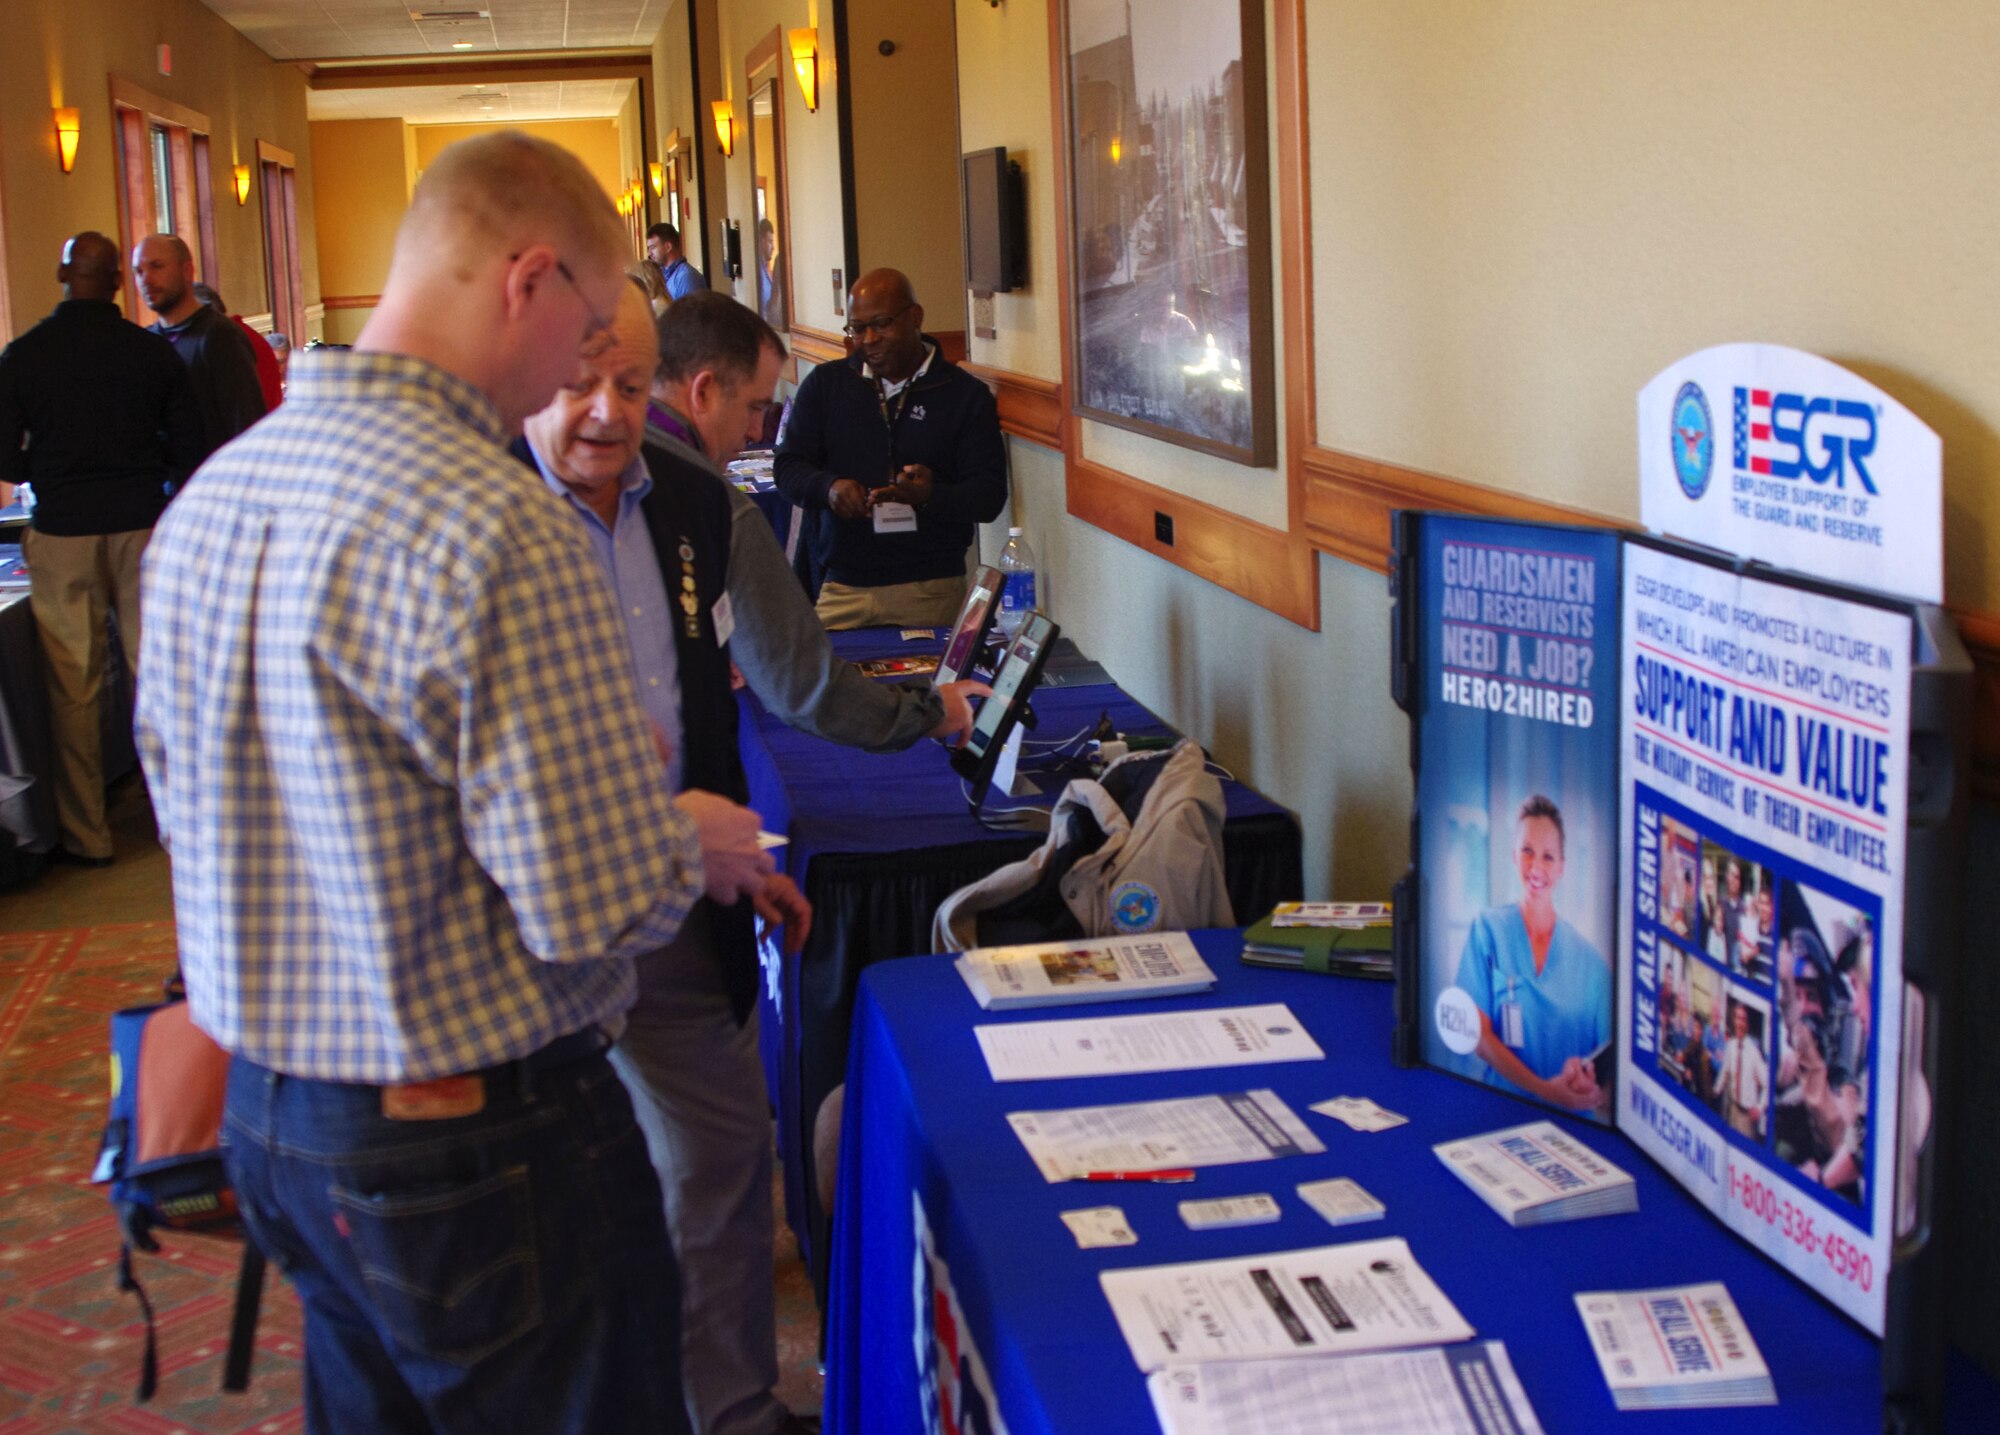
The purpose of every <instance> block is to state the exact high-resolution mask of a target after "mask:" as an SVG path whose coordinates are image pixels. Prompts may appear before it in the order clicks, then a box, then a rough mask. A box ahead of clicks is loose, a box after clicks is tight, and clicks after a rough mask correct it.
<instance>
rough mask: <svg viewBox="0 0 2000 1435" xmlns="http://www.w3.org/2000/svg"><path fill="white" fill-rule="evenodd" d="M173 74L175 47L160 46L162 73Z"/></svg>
mask: <svg viewBox="0 0 2000 1435" xmlns="http://www.w3.org/2000/svg"><path fill="white" fill-rule="evenodd" d="M173 72H174V47H173V46H172V45H162V46H160V73H161V74H163V75H171V74H172V73H173Z"/></svg>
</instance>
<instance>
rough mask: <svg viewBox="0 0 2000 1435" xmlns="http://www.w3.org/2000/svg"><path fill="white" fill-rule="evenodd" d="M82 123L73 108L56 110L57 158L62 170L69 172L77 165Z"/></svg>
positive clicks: (65, 172)
mask: <svg viewBox="0 0 2000 1435" xmlns="http://www.w3.org/2000/svg"><path fill="white" fill-rule="evenodd" d="M81 124H82V120H81V119H80V118H79V117H78V115H77V112H76V111H75V110H73V109H68V108H64V109H59V110H57V111H56V160H57V162H58V163H60V164H61V165H62V172H63V173H64V174H68V173H69V172H70V170H71V169H72V168H74V167H75V165H76V142H77V139H78V134H77V131H78V129H79V127H80V126H81Z"/></svg>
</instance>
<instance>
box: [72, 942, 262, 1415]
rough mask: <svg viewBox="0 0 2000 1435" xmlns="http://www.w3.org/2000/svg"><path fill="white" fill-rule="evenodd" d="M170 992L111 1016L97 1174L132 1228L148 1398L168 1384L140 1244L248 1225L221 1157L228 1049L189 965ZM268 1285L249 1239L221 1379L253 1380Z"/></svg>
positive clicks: (130, 1287) (127, 1248)
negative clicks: (201, 1005) (196, 998)
mask: <svg viewBox="0 0 2000 1435" xmlns="http://www.w3.org/2000/svg"><path fill="white" fill-rule="evenodd" d="M165 993H166V998H167V999H166V1000H165V1001H163V1002H158V1003H156V1004H154V1005H152V1006H139V1007H127V1008H126V1009H125V1010H123V1011H119V1012H114V1013H112V1016H111V1109H110V1112H109V1115H108V1116H107V1118H106V1121H105V1125H104V1141H103V1144H102V1146H101V1147H100V1148H99V1150H98V1154H97V1165H96V1167H95V1169H94V1170H93V1171H92V1172H91V1180H92V1181H95V1182H98V1183H100V1184H109V1186H110V1188H111V1190H110V1196H111V1206H112V1209H113V1210H114V1211H116V1212H117V1215H118V1228H119V1231H120V1232H121V1234H122V1235H123V1237H124V1240H123V1243H122V1244H121V1246H120V1248H119V1253H118V1288H119V1289H120V1290H125V1291H130V1292H132V1294H134V1295H135V1296H137V1297H138V1298H139V1308H140V1310H141V1311H143V1312H144V1313H145V1317H146V1354H145V1360H144V1364H143V1366H142V1368H141V1371H140V1376H139V1399H140V1400H141V1401H144V1400H149V1399H151V1398H152V1395H153V1392H154V1390H155V1389H156V1388H157V1387H158V1385H159V1357H158V1352H157V1343H156V1339H155V1330H154V1319H153V1303H152V1301H151V1300H150V1299H148V1298H147V1295H146V1291H145V1288H144V1287H143V1286H141V1285H140V1284H139V1282H138V1279H137V1278H136V1277H135V1276H134V1275H133V1274H132V1250H133V1248H134V1247H135V1246H136V1247H137V1248H138V1249H140V1250H142V1251H148V1252H152V1251H158V1250H159V1249H160V1243H159V1242H158V1241H157V1240H155V1239H154V1238H153V1232H154V1231H155V1230H171V1231H215V1232H227V1231H230V1230H239V1231H240V1228H239V1227H238V1226H237V1221H236V1193H235V1191H234V1190H232V1189H231V1187H230V1185H229V1176H228V1173H227V1172H226V1171H225V1170H224V1169H223V1164H222V1100H223V1094H224V1091H225V1090H226V1088H227V1086H228V1081H229V1053H227V1052H226V1051H224V1050H223V1049H222V1048H221V1047H219V1046H217V1045H216V1044H215V1042H214V1041H213V1039H211V1038H210V1037H209V1036H208V1034H207V1033H206V1032H204V1031H202V1030H201V1029H200V1028H199V1027H197V1026H196V1025H195V1024H194V1022H193V1021H192V1019H191V1018H190V1017H189V1014H188V1006H187V999H186V993H185V990H184V989H183V987H182V985H181V979H180V974H179V973H175V974H174V975H173V976H172V977H170V978H169V979H168V980H167V982H166V984H165ZM263 1292H264V1256H263V1253H262V1252H261V1251H259V1250H258V1249H257V1247H256V1245H255V1244H254V1243H252V1242H251V1241H250V1240H248V1239H247V1238H246V1239H245V1240H244V1242H243V1263H242V1266H241V1268H240V1270H239V1271H238V1275H237V1282H236V1309H235V1313H234V1315H233V1317H232V1318H231V1322H230V1329H229V1353H228V1356H227V1358H226V1359H225V1360H224V1362H223V1373H222V1388H223V1389H225V1390H242V1389H244V1388H245V1387H246V1386H248V1384H249V1382H250V1350H251V1342H252V1340H253V1338H254V1337H255V1335H256V1333H257V1307H258V1304H259V1302H260V1301H261V1300H262V1298H263Z"/></svg>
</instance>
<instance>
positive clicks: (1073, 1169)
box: [1007, 1090, 1326, 1181]
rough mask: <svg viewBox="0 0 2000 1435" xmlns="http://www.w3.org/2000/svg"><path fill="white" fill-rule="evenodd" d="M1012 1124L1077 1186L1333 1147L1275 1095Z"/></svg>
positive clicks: (1045, 1165) (1046, 1163)
mask: <svg viewBox="0 0 2000 1435" xmlns="http://www.w3.org/2000/svg"><path fill="white" fill-rule="evenodd" d="M1007 1124H1008V1125H1009V1126H1011V1127H1013V1128H1014V1134H1015V1135H1016V1136H1018V1137H1020V1138H1021V1144H1022V1145H1023V1146H1025V1147H1027V1148H1028V1154H1029V1155H1030V1156H1032V1157H1034V1160H1035V1166H1036V1169H1038V1170H1039V1171H1040V1172H1041V1173H1042V1176H1043V1177H1044V1178H1045V1179H1046V1180H1049V1181H1074V1180H1078V1179H1080V1178H1082V1177H1084V1176H1087V1175H1089V1174H1090V1173H1091V1172H1093V1171H1158V1170H1163V1169H1166V1168H1168V1167H1194V1166H1230V1165H1234V1164H1235V1163H1237V1162H1239V1161H1268V1160H1270V1159H1272V1158H1273V1157H1276V1156H1300V1155H1309V1154H1314V1153H1317V1152H1320V1151H1324V1150H1326V1143H1325V1142H1323V1141H1321V1140H1320V1139H1319V1138H1318V1137H1317V1136H1315V1135H1313V1134H1312V1132H1311V1131H1310V1130H1309V1129H1307V1127H1306V1124H1305V1123H1304V1122H1303V1121H1301V1120H1299V1118H1298V1116H1297V1114H1296V1113H1294V1112H1293V1110H1292V1109H1291V1107H1289V1106H1287V1105H1285V1103H1284V1100H1283V1099H1282V1098H1281V1097H1280V1096H1279V1095H1278V1094H1277V1093H1276V1092H1275V1091H1268V1090H1266V1091H1228V1092H1222V1093H1219V1094H1217V1095H1214V1096H1187V1097H1179V1098H1176V1099H1174V1100H1170V1101H1137V1102H1132V1103H1131V1104H1129V1105H1124V1106H1078V1107H1074V1108H1072V1109H1070V1110H1067V1111H1013V1112H1009V1113H1008V1115H1007Z"/></svg>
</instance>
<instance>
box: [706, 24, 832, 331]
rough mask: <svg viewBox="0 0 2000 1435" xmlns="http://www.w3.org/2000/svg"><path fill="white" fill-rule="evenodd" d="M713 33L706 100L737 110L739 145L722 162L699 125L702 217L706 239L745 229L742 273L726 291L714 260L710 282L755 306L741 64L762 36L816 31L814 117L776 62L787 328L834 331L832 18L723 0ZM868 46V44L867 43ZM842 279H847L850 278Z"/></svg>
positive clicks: (787, 61)
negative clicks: (787, 220) (716, 82)
mask: <svg viewBox="0 0 2000 1435" xmlns="http://www.w3.org/2000/svg"><path fill="white" fill-rule="evenodd" d="M717 8H718V11H719V14H718V16H717V26H716V34H717V37H718V41H717V51H718V54H719V55H720V57H721V80H722V84H723V86H724V88H723V89H721V90H719V91H718V93H716V94H713V95H709V96H707V98H708V99H718V98H727V99H728V100H729V101H730V102H731V103H732V104H734V105H735V107H736V119H737V125H736V128H737V143H736V153H735V154H734V156H732V157H731V158H729V159H727V160H725V159H723V158H722V154H721V151H720V150H719V149H717V148H716V144H715V132H714V128H713V126H712V125H705V128H704V130H703V141H704V143H705V144H707V146H708V164H709V190H708V193H709V204H710V207H711V208H712V209H713V210H714V211H715V212H714V213H713V214H711V215H709V216H708V232H709V233H710V234H711V235H713V234H715V233H717V232H718V230H719V227H720V224H721V221H722V220H723V219H724V218H729V219H734V220H735V221H737V223H738V224H740V225H741V226H742V229H743V275H742V277H741V278H740V279H738V280H737V281H736V282H735V284H734V285H733V286H732V285H731V283H730V281H729V278H728V276H727V275H725V274H724V273H723V272H722V266H721V263H720V262H719V260H718V262H716V263H714V264H711V265H710V266H709V275H708V277H709V282H710V283H711V284H713V285H714V286H715V287H716V288H718V289H721V290H723V291H724V292H725V293H734V294H735V295H736V297H737V298H738V299H741V300H742V301H743V302H744V303H746V304H749V305H750V306H751V307H753V308H754V307H755V306H756V303H757V291H756V282H757V281H756V276H755V274H754V273H753V269H754V264H755V259H756V240H757V232H756V231H757V226H756V213H757V211H756V209H755V207H754V204H753V198H752V196H753V194H754V192H755V191H754V188H753V182H752V180H751V177H750V146H749V144H748V143H747V137H748V133H749V126H748V107H747V104H746V100H745V95H746V89H745V74H744V64H743V62H744V60H745V59H746V58H747V57H748V56H749V53H750V50H751V49H752V47H754V46H755V45H756V44H757V43H758V42H759V41H761V40H764V39H766V38H768V37H769V35H770V33H771V30H772V28H773V27H774V26H782V27H783V28H784V29H787V30H790V29H793V28H796V27H798V26H803V25H815V24H816V25H818V26H819V28H820V45H821V49H820V101H819V109H818V110H817V111H816V112H812V113H808V111H807V110H806V102H805V97H804V96H803V95H801V94H800V93H799V83H798V80H797V79H796V78H795V77H794V76H793V74H792V63H791V54H790V51H789V50H785V51H784V53H783V55H782V56H781V57H780V70H779V78H780V79H781V80H782V81H783V83H782V84H781V85H780V86H779V93H780V94H781V95H783V96H784V107H785V115H784V121H785V164H786V180H785V189H786V193H787V194H788V195H789V196H790V197H791V202H792V216H791V239H792V264H791V275H792V295H793V304H792V322H793V323H795V324H803V325H805V326H807V327H808V328H813V329H821V330H833V329H838V328H839V327H840V325H841V323H842V322H843V321H842V320H841V319H840V317H839V316H838V315H836V314H835V313H834V312H833V285H832V282H831V281H832V271H833V270H835V269H844V268H845V267H846V260H845V259H843V258H842V254H841V250H842V240H841V207H840V132H839V126H838V123H837V122H836V120H835V105H836V103H837V101H836V98H835V93H836V87H837V86H838V85H839V83H840V77H839V76H838V75H837V74H836V73H835V65H834V63H833V21H832V12H831V7H826V8H825V9H823V10H820V11H819V13H817V14H815V13H814V8H813V7H811V6H809V5H808V4H807V3H806V0H722V3H721V4H719V5H718V7H717ZM871 43H872V42H871ZM847 279H848V281H849V282H852V280H853V276H852V275H848V276H847Z"/></svg>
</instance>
